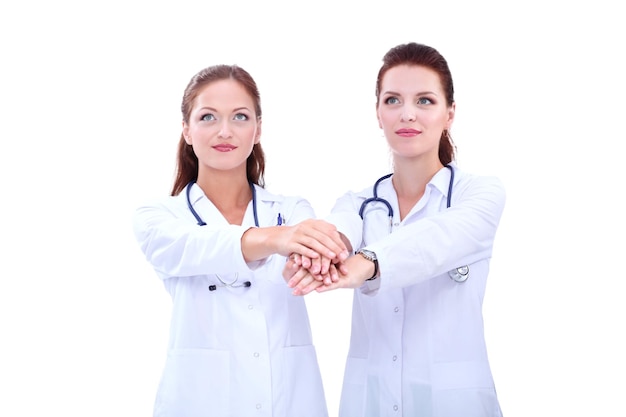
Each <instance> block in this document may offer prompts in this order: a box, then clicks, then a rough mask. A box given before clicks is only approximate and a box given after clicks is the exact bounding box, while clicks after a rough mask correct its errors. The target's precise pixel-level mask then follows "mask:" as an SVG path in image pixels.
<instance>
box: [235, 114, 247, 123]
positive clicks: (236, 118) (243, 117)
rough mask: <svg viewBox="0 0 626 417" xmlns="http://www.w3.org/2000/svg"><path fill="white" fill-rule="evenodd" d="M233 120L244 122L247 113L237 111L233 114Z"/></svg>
mask: <svg viewBox="0 0 626 417" xmlns="http://www.w3.org/2000/svg"><path fill="white" fill-rule="evenodd" d="M233 119H234V120H237V121H240V122H245V121H246V120H248V119H249V117H248V115H247V114H244V113H237V114H235V115H234V116H233Z"/></svg>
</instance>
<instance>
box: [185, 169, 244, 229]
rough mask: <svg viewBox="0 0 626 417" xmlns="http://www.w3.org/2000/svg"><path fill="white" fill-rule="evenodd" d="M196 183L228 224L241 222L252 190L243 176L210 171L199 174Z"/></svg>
mask: <svg viewBox="0 0 626 417" xmlns="http://www.w3.org/2000/svg"><path fill="white" fill-rule="evenodd" d="M196 183H197V184H198V185H199V186H200V188H202V191H203V192H204V195H206V196H207V198H208V199H209V200H211V202H212V203H213V205H214V206H215V207H217V209H218V210H219V211H220V212H221V213H222V215H223V216H224V217H225V218H226V219H227V220H228V222H229V223H230V224H241V222H242V220H243V216H244V214H245V211H246V208H247V207H248V203H249V202H250V200H251V199H252V190H251V189H250V184H249V183H248V180H247V178H246V177H245V176H240V175H238V176H236V177H233V176H232V175H224V174H222V173H211V175H210V176H208V175H205V176H200V175H199V176H198V180H197V181H196Z"/></svg>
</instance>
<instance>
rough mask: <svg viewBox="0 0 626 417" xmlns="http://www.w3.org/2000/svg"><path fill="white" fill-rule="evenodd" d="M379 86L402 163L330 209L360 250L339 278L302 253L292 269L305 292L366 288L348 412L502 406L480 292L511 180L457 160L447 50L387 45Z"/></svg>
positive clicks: (357, 312)
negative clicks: (311, 265) (308, 264)
mask: <svg viewBox="0 0 626 417" xmlns="http://www.w3.org/2000/svg"><path fill="white" fill-rule="evenodd" d="M376 97H377V103H376V112H377V118H378V122H379V125H380V128H381V129H382V130H383V132H384V135H385V138H386V139H387V142H388V145H389V148H390V150H391V153H392V159H393V173H392V174H390V175H389V176H386V177H383V178H381V179H380V180H379V181H377V182H376V186H371V187H369V188H367V189H365V190H363V191H361V192H358V193H352V192H349V193H347V194H345V195H344V196H343V197H341V198H340V199H339V200H338V201H337V203H336V205H335V207H334V208H333V210H332V212H331V215H330V217H329V218H328V220H329V221H330V222H331V223H333V224H335V225H336V226H337V228H338V230H339V231H340V232H341V233H342V234H343V235H344V236H345V237H346V238H347V240H348V241H349V242H350V244H349V245H348V246H349V249H350V250H352V248H354V249H357V253H356V255H355V256H351V257H350V258H348V259H347V260H346V261H345V263H344V265H343V267H344V269H343V270H342V271H339V272H340V273H339V279H338V280H337V281H335V280H329V279H327V278H326V279H323V278H321V277H320V276H319V274H316V273H315V272H313V273H310V272H309V271H308V270H307V269H306V268H303V267H300V266H299V265H301V256H299V255H294V256H293V257H292V258H291V260H290V261H289V262H288V263H287V265H286V267H285V270H284V272H283V275H284V277H285V279H287V280H288V282H289V285H290V286H291V287H293V288H294V293H296V294H306V293H308V292H310V291H312V290H314V289H316V290H317V291H320V292H323V291H328V290H331V289H335V288H356V289H357V290H356V291H355V292H354V299H353V315H352V334H351V340H350V350H349V354H348V359H347V363H346V367H345V374H344V382H343V390H342V397H341V405H340V413H339V414H340V416H342V417H359V416H412V417H415V416H436V417H458V416H463V417H473V416H475V417H479V416H480V417H495V416H501V415H502V413H501V411H500V406H499V403H498V399H497V396H496V391H495V388H494V382H493V379H492V375H491V371H490V367H489V362H488V358H487V349H486V346H485V338H484V331H483V319H482V301H483V297H484V293H485V285H486V281H487V275H488V271H489V261H490V258H491V253H492V248H493V243H494V238H495V235H496V230H497V227H498V223H499V221H500V217H501V215H502V211H503V208H504V203H505V190H504V188H503V185H502V183H501V182H500V180H499V179H497V178H495V177H488V176H476V175H472V174H470V173H467V172H464V171H462V170H460V169H459V168H458V167H457V164H456V162H455V147H454V144H453V142H452V138H451V136H450V128H451V126H452V122H453V120H454V115H455V110H456V108H455V102H454V88H453V83H452V76H451V73H450V70H449V68H448V64H447V62H446V60H445V59H444V57H443V56H441V55H440V54H439V52H438V51H436V50H435V49H433V48H431V47H429V46H426V45H421V44H416V43H408V44H403V45H399V46H396V47H394V48H392V49H391V50H389V51H388V52H387V54H386V55H385V56H384V58H383V65H382V67H381V69H380V71H379V74H378V79H377V81H376ZM350 246H351V247H350ZM303 255H305V256H304V258H306V254H303ZM316 259H319V258H316ZM344 270H347V271H348V272H347V273H343V271H344Z"/></svg>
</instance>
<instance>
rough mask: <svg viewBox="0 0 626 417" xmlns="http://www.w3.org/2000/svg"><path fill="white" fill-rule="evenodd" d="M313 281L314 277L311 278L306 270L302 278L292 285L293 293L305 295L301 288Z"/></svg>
mask: <svg viewBox="0 0 626 417" xmlns="http://www.w3.org/2000/svg"><path fill="white" fill-rule="evenodd" d="M314 281H315V278H313V276H312V275H311V274H310V273H308V272H307V273H306V275H305V276H304V277H302V279H301V280H300V281H299V282H298V284H297V285H296V286H294V287H292V288H293V291H292V293H293V295H305V293H304V292H303V291H302V290H303V289H304V288H306V287H307V286H308V285H310V284H311V283H312V282H314Z"/></svg>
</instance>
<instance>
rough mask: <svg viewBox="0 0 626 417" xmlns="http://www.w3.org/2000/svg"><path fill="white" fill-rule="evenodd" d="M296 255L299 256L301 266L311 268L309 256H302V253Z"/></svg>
mask: <svg viewBox="0 0 626 417" xmlns="http://www.w3.org/2000/svg"><path fill="white" fill-rule="evenodd" d="M298 257H299V258H300V265H301V266H302V267H303V268H305V269H310V268H311V264H312V260H311V258H309V257H308V256H304V255H298Z"/></svg>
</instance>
